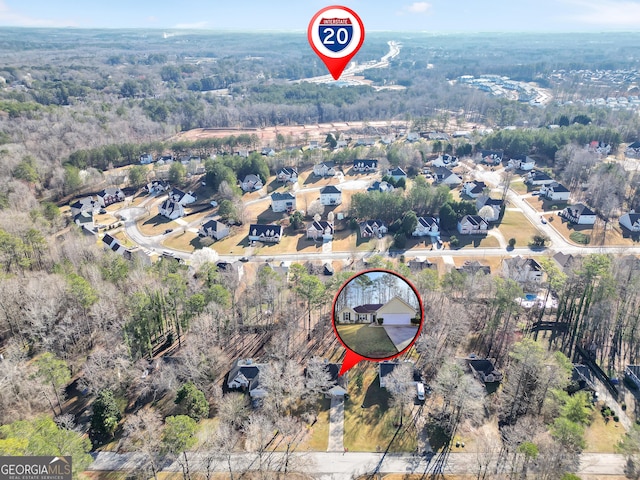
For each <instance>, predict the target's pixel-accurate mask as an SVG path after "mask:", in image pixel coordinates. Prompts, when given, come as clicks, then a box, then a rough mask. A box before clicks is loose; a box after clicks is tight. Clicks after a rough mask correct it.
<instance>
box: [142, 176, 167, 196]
mask: <svg viewBox="0 0 640 480" xmlns="http://www.w3.org/2000/svg"><path fill="white" fill-rule="evenodd" d="M170 188H171V185H169V182H167V181H166V180H162V179H158V180H153V181H151V182H149V183H147V186H146V189H147V192H149V193H150V194H153V193H164V192H166V191H167V190H169V189H170Z"/></svg>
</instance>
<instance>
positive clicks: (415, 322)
mask: <svg viewBox="0 0 640 480" xmlns="http://www.w3.org/2000/svg"><path fill="white" fill-rule="evenodd" d="M411 324H412V325H420V317H413V318H412V319H411Z"/></svg>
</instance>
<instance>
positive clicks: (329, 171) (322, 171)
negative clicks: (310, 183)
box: [313, 162, 336, 177]
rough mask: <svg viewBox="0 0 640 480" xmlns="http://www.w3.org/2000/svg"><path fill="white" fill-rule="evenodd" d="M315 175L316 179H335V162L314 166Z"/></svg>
mask: <svg viewBox="0 0 640 480" xmlns="http://www.w3.org/2000/svg"><path fill="white" fill-rule="evenodd" d="M313 174H314V175H315V176H316V177H333V176H334V175H335V174H336V167H335V164H334V163H333V162H323V163H318V164H317V165H314V166H313Z"/></svg>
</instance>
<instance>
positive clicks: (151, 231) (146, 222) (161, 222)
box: [138, 214, 178, 237]
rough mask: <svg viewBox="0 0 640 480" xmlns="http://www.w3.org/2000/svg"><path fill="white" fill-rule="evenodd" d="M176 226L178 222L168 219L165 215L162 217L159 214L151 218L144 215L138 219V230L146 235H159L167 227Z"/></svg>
mask: <svg viewBox="0 0 640 480" xmlns="http://www.w3.org/2000/svg"><path fill="white" fill-rule="evenodd" d="M177 226H178V224H177V223H176V222H174V221H173V220H169V219H168V218H167V217H163V216H162V215H160V214H157V215H155V216H153V217H151V218H149V217H146V216H145V217H143V218H142V219H141V220H139V221H138V230H140V232H141V233H142V234H143V235H146V236H148V237H152V236H154V235H160V234H162V233H164V232H165V230H167V229H168V228H177Z"/></svg>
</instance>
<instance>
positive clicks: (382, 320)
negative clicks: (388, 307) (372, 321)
mask: <svg viewBox="0 0 640 480" xmlns="http://www.w3.org/2000/svg"><path fill="white" fill-rule="evenodd" d="M376 321H377V322H378V325H382V322H384V318H382V317H378V318H376Z"/></svg>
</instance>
